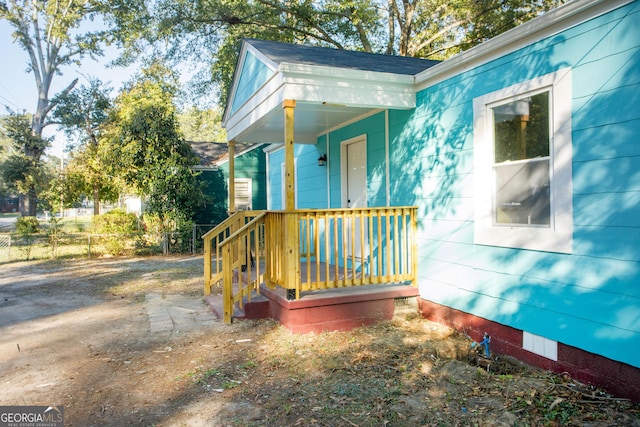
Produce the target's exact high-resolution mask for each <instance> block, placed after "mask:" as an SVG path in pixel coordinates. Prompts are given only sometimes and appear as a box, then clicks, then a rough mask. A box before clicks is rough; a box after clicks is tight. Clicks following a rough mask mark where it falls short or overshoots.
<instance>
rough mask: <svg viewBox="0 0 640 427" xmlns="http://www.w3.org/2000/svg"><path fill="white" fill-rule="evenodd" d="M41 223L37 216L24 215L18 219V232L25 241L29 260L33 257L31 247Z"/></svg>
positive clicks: (25, 249)
mask: <svg viewBox="0 0 640 427" xmlns="http://www.w3.org/2000/svg"><path fill="white" fill-rule="evenodd" d="M39 229H40V224H39V223H38V219H37V218H36V217H35V216H22V217H19V218H18V219H17V220H16V234H17V235H18V237H19V238H20V239H21V240H22V241H23V243H24V245H25V246H24V247H23V249H24V251H25V253H26V257H27V261H28V260H29V259H30V258H31V248H32V245H33V241H34V238H35V234H36V233H37V232H38V231H39Z"/></svg>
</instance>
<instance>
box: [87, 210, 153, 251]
mask: <svg viewBox="0 0 640 427" xmlns="http://www.w3.org/2000/svg"><path fill="white" fill-rule="evenodd" d="M93 228H94V232H96V233H98V234H104V235H106V236H102V237H101V241H102V242H103V244H104V246H105V248H106V251H107V253H109V254H110V255H124V254H125V253H127V250H128V249H130V248H131V247H135V246H136V244H137V241H138V239H139V238H140V237H141V234H142V230H141V227H140V221H139V220H138V217H136V216H135V215H134V214H132V213H127V212H125V211H124V210H122V209H114V210H112V211H110V212H107V213H106V214H103V215H95V216H94V217H93Z"/></svg>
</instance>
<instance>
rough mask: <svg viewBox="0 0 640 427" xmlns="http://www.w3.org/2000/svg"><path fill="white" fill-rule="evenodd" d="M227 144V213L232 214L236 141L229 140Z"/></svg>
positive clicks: (234, 206) (234, 208)
mask: <svg viewBox="0 0 640 427" xmlns="http://www.w3.org/2000/svg"><path fill="white" fill-rule="evenodd" d="M227 145H228V146H229V215H232V214H233V213H234V212H235V211H236V179H235V174H236V171H235V159H236V142H235V141H229V142H228V143H227Z"/></svg>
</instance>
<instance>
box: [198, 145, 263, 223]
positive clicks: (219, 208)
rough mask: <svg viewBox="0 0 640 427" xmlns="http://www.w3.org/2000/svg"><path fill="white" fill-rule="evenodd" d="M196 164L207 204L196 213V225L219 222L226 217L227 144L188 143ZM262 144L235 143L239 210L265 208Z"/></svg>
mask: <svg viewBox="0 0 640 427" xmlns="http://www.w3.org/2000/svg"><path fill="white" fill-rule="evenodd" d="M189 145H190V146H191V149H192V151H193V152H194V154H195V155H196V156H197V157H198V159H199V163H198V165H196V166H195V167H194V169H195V170H196V171H198V172H199V178H200V180H201V182H202V183H203V185H204V192H205V195H206V196H207V201H206V205H205V206H203V208H202V209H200V211H199V212H198V213H197V214H196V222H197V223H199V224H218V223H219V222H221V221H222V220H224V218H226V216H227V211H228V209H229V206H228V188H229V150H228V147H227V144H226V143H220V142H189ZM263 148H264V145H263V144H238V147H237V151H236V152H235V153H234V160H235V178H234V181H235V188H236V193H235V197H234V200H235V204H236V206H237V207H238V208H239V209H244V210H252V209H258V210H259V209H266V207H267V188H266V155H265V152H264V150H263Z"/></svg>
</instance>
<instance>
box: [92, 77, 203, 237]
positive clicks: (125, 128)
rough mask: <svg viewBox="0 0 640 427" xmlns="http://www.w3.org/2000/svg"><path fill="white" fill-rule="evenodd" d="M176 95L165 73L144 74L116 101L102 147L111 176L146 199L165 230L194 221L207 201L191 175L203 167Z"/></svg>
mask: <svg viewBox="0 0 640 427" xmlns="http://www.w3.org/2000/svg"><path fill="white" fill-rule="evenodd" d="M176 92H177V79H176V78H175V76H174V75H173V74H172V73H171V72H170V71H169V70H168V69H167V68H166V67H164V66H162V65H159V64H154V65H152V66H150V67H149V68H147V69H145V70H143V72H142V75H141V76H138V77H137V78H136V79H135V81H134V82H133V83H132V84H130V85H129V87H128V88H127V89H125V90H124V91H123V92H122V93H121V94H120V95H119V96H118V97H117V98H116V100H115V105H114V108H113V110H112V111H111V114H110V115H109V119H108V121H107V123H106V125H105V132H104V135H103V137H102V138H101V141H100V151H101V153H102V155H103V156H104V158H105V159H106V160H107V163H108V165H109V168H110V170H111V171H112V174H113V175H116V176H120V177H122V179H123V180H124V181H125V183H126V184H128V185H131V186H132V187H133V188H134V189H135V190H136V191H137V192H138V194H140V195H141V196H144V198H145V200H146V202H147V211H148V212H149V213H151V214H156V215H158V216H159V217H160V219H161V220H162V222H163V224H164V225H165V226H169V225H170V224H171V223H174V224H175V223H181V222H184V221H188V220H190V219H191V216H192V215H193V212H194V210H195V208H196V207H197V206H198V205H199V204H201V202H202V200H203V194H202V190H201V186H200V184H199V183H198V181H197V179H196V173H195V172H194V171H193V169H192V167H193V166H194V165H196V164H197V162H198V161H197V159H196V157H195V155H194V154H193V152H192V151H191V147H190V146H189V145H188V144H186V143H184V142H183V138H182V135H181V134H180V131H179V127H178V121H177V117H176V107H175V105H174V103H173V99H174V97H175V94H176Z"/></svg>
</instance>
